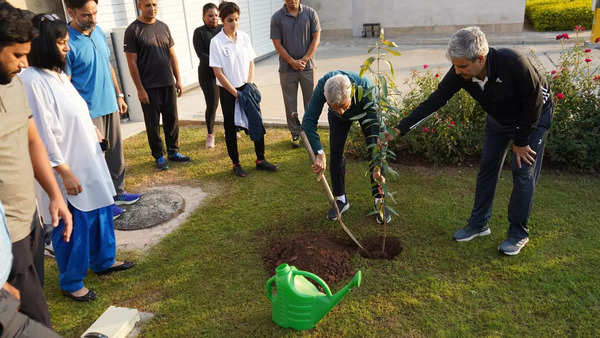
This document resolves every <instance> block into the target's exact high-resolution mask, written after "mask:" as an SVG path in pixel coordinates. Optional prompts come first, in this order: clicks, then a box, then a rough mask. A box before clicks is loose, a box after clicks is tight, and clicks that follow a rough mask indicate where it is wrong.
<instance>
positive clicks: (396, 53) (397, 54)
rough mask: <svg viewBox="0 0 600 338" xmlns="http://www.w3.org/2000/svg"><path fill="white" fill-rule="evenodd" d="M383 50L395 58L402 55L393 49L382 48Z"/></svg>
mask: <svg viewBox="0 0 600 338" xmlns="http://www.w3.org/2000/svg"><path fill="white" fill-rule="evenodd" d="M384 49H385V50H387V51H388V52H390V53H391V54H392V55H395V56H400V55H402V53H400V52H398V51H395V50H393V49H389V48H384Z"/></svg>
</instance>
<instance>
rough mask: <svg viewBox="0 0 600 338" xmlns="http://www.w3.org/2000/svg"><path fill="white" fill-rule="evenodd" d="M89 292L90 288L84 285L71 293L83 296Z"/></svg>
mask: <svg viewBox="0 0 600 338" xmlns="http://www.w3.org/2000/svg"><path fill="white" fill-rule="evenodd" d="M88 292H90V290H89V289H88V288H86V287H85V286H84V287H82V288H81V289H79V290H77V291H74V292H71V294H72V295H73V296H75V297H83V296H85V295H87V293H88Z"/></svg>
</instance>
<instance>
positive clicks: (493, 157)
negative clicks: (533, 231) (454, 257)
mask: <svg viewBox="0 0 600 338" xmlns="http://www.w3.org/2000/svg"><path fill="white" fill-rule="evenodd" d="M553 107H554V105H553V102H552V100H548V102H546V103H545V104H544V106H543V108H542V114H541V117H540V121H539V123H538V126H537V128H535V129H534V130H533V132H532V133H531V135H530V136H529V146H530V147H531V149H532V150H533V151H535V152H536V153H537V155H536V156H535V162H534V163H533V164H532V165H528V164H526V163H524V162H523V161H521V168H519V167H517V161H516V157H515V155H514V154H513V155H512V174H513V189H512V193H511V196H510V203H509V205H508V222H509V224H510V226H509V229H508V237H510V238H514V239H522V238H525V237H528V236H529V228H528V227H527V221H528V219H529V214H530V213H531V207H532V205H533V195H534V193H535V186H536V184H537V182H538V179H539V174H540V170H541V169H542V159H543V157H544V146H545V144H546V136H547V134H548V130H549V129H550V125H551V122H552V111H553ZM512 138H514V129H513V127H512V126H504V125H501V124H500V123H498V122H497V121H496V120H494V118H492V117H491V116H489V115H488V117H487V121H486V124H485V130H484V141H483V150H482V158H481V163H480V165H479V173H478V174H477V186H476V190H475V203H474V205H473V210H472V211H471V218H469V225H471V226H477V227H480V228H483V227H485V226H486V225H487V223H488V222H489V220H490V218H491V216H492V206H493V202H494V195H495V193H496V185H497V183H498V178H499V177H500V172H501V170H502V165H503V163H504V159H505V158H506V153H507V151H508V145H509V142H510V140H511V139H512Z"/></svg>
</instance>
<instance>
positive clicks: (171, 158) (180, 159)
mask: <svg viewBox="0 0 600 338" xmlns="http://www.w3.org/2000/svg"><path fill="white" fill-rule="evenodd" d="M191 160H192V159H191V158H190V157H189V156H183V155H181V154H180V153H175V154H169V161H173V162H190V161H191Z"/></svg>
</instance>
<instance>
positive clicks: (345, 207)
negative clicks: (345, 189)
mask: <svg viewBox="0 0 600 338" xmlns="http://www.w3.org/2000/svg"><path fill="white" fill-rule="evenodd" d="M335 203H336V204H337V207H338V209H339V210H340V215H341V214H343V213H344V211H346V210H348V209H349V208H350V202H348V200H346V203H344V202H342V201H340V200H335ZM327 219H329V220H330V221H337V219H338V217H337V212H336V210H335V208H331V209H329V211H328V212H327Z"/></svg>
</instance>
